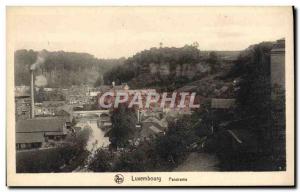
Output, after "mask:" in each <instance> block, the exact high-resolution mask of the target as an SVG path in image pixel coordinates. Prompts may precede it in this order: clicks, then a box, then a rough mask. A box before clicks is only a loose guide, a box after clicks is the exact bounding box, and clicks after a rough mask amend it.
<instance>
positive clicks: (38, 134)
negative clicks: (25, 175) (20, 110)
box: [16, 117, 67, 150]
mask: <svg viewBox="0 0 300 192" xmlns="http://www.w3.org/2000/svg"><path fill="white" fill-rule="evenodd" d="M66 135H67V130H66V121H65V120H64V119H62V118H53V117H47V118H46V117H44V118H35V119H28V120H19V121H17V123H16V148H17V150H21V149H32V148H40V147H42V146H43V145H44V144H45V143H47V142H50V141H53V142H55V141H62V140H63V139H64V138H65V137H66Z"/></svg>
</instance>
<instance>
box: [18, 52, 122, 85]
mask: <svg viewBox="0 0 300 192" xmlns="http://www.w3.org/2000/svg"><path fill="white" fill-rule="evenodd" d="M38 54H39V53H38V52H37V51H33V50H24V49H23V50H17V51H15V85H29V84H30V75H29V74H30V73H29V72H30V71H29V70H30V65H32V64H33V63H34V62H35V61H36V60H37V56H38ZM43 55H44V57H45V58H44V62H43V63H42V64H41V66H40V67H39V68H38V69H37V70H36V75H43V76H44V77H45V79H46V80H47V85H46V86H48V87H67V86H70V85H81V84H88V85H94V84H95V83H96V82H97V83H98V84H99V83H102V82H101V80H102V75H103V73H105V72H106V71H107V70H109V69H111V68H112V67H113V66H118V65H121V64H123V62H124V59H123V58H121V59H98V58H96V57H94V56H93V55H90V54H88V53H75V52H64V51H55V52H50V51H46V50H43ZM97 80H98V81H97Z"/></svg>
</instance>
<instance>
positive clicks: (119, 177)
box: [114, 174, 124, 184]
mask: <svg viewBox="0 0 300 192" xmlns="http://www.w3.org/2000/svg"><path fill="white" fill-rule="evenodd" d="M114 180H115V182H116V183H118V184H122V183H123V182H124V176H123V175H121V174H117V175H115V179H114Z"/></svg>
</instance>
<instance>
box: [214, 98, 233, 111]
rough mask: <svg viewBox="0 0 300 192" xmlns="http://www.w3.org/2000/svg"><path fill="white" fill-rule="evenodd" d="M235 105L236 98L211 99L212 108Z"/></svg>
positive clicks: (226, 107) (228, 107)
mask: <svg viewBox="0 0 300 192" xmlns="http://www.w3.org/2000/svg"><path fill="white" fill-rule="evenodd" d="M234 106H235V99H216V98H213V99H211V108H212V109H230V108H233V107H234Z"/></svg>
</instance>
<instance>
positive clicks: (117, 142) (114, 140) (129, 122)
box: [109, 104, 137, 148]
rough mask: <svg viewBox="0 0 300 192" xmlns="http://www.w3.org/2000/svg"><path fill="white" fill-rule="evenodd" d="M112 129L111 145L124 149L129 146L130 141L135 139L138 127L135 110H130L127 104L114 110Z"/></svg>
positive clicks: (110, 135)
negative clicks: (136, 127)
mask: <svg viewBox="0 0 300 192" xmlns="http://www.w3.org/2000/svg"><path fill="white" fill-rule="evenodd" d="M111 122H112V129H111V131H110V134H109V139H110V141H111V145H112V146H113V147H114V148H116V147H124V146H126V145H127V144H128V140H129V139H130V138H132V137H133V135H134V133H135V126H136V122H137V119H136V115H135V112H134V109H132V108H128V107H127V106H126V105H125V104H123V105H122V104H120V105H119V107H118V108H117V109H114V111H113V112H112V116H111Z"/></svg>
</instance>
